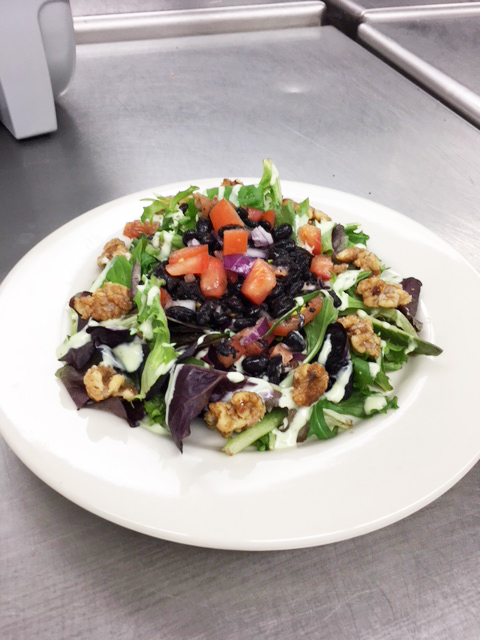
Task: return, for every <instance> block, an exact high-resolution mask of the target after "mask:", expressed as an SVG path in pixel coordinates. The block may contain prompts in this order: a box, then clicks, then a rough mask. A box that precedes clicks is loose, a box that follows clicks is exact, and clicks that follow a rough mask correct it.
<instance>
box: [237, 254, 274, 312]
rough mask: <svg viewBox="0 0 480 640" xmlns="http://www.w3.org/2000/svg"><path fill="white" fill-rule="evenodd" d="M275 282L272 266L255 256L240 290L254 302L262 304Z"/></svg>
mask: <svg viewBox="0 0 480 640" xmlns="http://www.w3.org/2000/svg"><path fill="white" fill-rule="evenodd" d="M276 284H277V279H276V277H275V273H274V272H273V269H272V267H271V266H270V265H269V264H267V263H266V262H265V260H262V259H261V258H257V259H256V260H255V262H254V263H253V266H252V268H251V269H250V271H249V272H248V275H247V277H246V278H245V280H244V282H243V285H242V288H241V289H240V291H241V292H242V293H243V295H244V296H245V297H246V298H248V299H249V300H250V301H251V302H253V303H254V304H262V302H263V301H264V300H265V298H266V297H267V296H268V294H269V293H270V291H271V290H272V289H273V288H274V287H275V285H276Z"/></svg>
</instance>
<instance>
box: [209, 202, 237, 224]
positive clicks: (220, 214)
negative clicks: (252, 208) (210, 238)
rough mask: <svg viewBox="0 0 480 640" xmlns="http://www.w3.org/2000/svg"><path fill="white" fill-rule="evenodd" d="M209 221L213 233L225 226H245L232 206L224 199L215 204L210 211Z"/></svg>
mask: <svg viewBox="0 0 480 640" xmlns="http://www.w3.org/2000/svg"><path fill="white" fill-rule="evenodd" d="M210 220H211V222H212V225H213V228H214V229H215V231H218V230H219V229H221V228H222V227H225V226H226V225H227V224H236V225H237V226H238V227H244V226H245V225H244V224H243V220H242V219H241V218H240V216H239V215H238V213H237V212H236V210H235V207H234V206H233V204H232V203H231V202H229V201H228V200H226V199H225V198H223V200H220V202H217V204H216V205H215V206H214V207H213V209H212V210H211V211H210Z"/></svg>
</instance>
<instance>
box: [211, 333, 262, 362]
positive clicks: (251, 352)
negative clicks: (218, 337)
mask: <svg viewBox="0 0 480 640" xmlns="http://www.w3.org/2000/svg"><path fill="white" fill-rule="evenodd" d="M252 331H254V328H253V327H247V328H246V329H242V330H241V331H239V332H238V333H236V334H235V335H234V336H233V338H232V339H231V340H230V341H229V343H228V344H229V345H230V346H232V347H233V348H234V349H235V351H236V355H235V356H233V355H230V354H229V355H228V356H222V355H221V354H218V355H217V358H218V360H219V362H220V363H221V364H222V365H223V366H224V367H225V368H226V369H228V368H229V367H231V366H232V364H233V363H234V362H236V361H237V360H238V359H239V358H241V357H242V356H259V355H260V354H262V353H264V351H265V350H266V346H265V344H262V343H261V342H260V341H259V340H254V341H253V342H249V343H248V344H243V341H244V340H245V338H246V337H247V336H248V335H249V334H250V333H251V332H252ZM273 339H274V337H273V336H272V335H269V336H267V337H266V338H265V339H264V341H263V342H264V343H265V342H266V343H267V344H270V343H271V342H272V340H273Z"/></svg>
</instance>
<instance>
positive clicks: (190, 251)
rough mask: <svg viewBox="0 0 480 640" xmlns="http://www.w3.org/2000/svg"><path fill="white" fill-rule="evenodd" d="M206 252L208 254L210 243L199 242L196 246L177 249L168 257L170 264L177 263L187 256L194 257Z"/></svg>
mask: <svg viewBox="0 0 480 640" xmlns="http://www.w3.org/2000/svg"><path fill="white" fill-rule="evenodd" d="M204 253H207V254H208V244H199V245H197V246H196V247H184V248H183V249H177V251H173V253H171V254H170V257H169V258H168V262H169V264H176V263H177V262H183V260H185V259H186V258H193V257H194V256H199V255H202V254H204Z"/></svg>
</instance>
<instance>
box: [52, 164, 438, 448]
mask: <svg viewBox="0 0 480 640" xmlns="http://www.w3.org/2000/svg"><path fill="white" fill-rule="evenodd" d="M368 240H369V238H368V236H367V235H366V234H365V233H364V231H363V230H362V228H361V227H360V226H359V225H358V224H356V223H352V224H347V225H342V224H338V223H336V222H334V221H333V220H331V219H330V217H329V216H328V215H327V213H324V212H322V211H320V210H318V209H315V208H314V207H312V206H310V203H309V201H308V199H307V200H304V201H303V202H300V203H297V202H294V201H292V200H290V199H288V198H284V197H283V195H282V191H281V186H280V181H279V176H278V172H277V170H276V168H275V166H274V165H273V163H272V162H271V160H268V159H267V160H264V162H263V175H262V177H261V180H260V182H259V183H258V184H253V185H252V184H249V185H244V184H242V183H241V182H238V181H231V180H227V179H226V180H224V181H223V183H222V184H221V185H219V186H216V187H213V188H211V189H207V190H206V191H204V192H200V191H199V189H198V188H197V187H195V186H191V187H189V188H188V189H186V190H185V191H181V192H180V193H177V194H175V195H169V196H161V195H158V196H157V195H156V196H155V197H154V198H152V199H150V200H148V201H147V202H146V203H145V207H144V210H143V214H142V216H141V218H140V219H139V220H133V221H130V222H127V224H126V225H125V228H124V230H123V236H122V237H117V238H113V239H111V240H109V241H108V242H107V244H106V245H105V247H104V250H103V252H102V254H101V255H100V256H99V257H98V267H99V273H98V277H97V278H96V279H95V281H94V282H93V284H92V285H91V287H90V289H89V290H88V291H82V292H79V293H77V294H76V295H74V296H73V297H72V298H71V300H70V303H69V313H70V317H71V328H70V331H69V334H68V337H67V338H66V339H65V341H64V343H63V344H62V345H61V346H60V347H59V349H58V352H57V357H58V359H59V360H60V361H61V362H62V367H61V368H60V369H59V371H58V372H57V376H58V378H59V379H60V380H61V382H62V383H63V384H64V385H65V387H66V389H67V390H68V392H69V394H70V396H71V397H72V399H73V401H74V402H75V404H76V406H77V408H79V409H80V408H82V407H93V408H97V409H102V410H106V411H109V412H112V413H114V414H115V415H117V416H119V417H120V418H123V419H124V420H126V421H127V422H128V424H129V425H130V426H131V427H144V428H146V429H148V430H150V431H151V432H154V433H157V434H165V435H168V436H169V437H171V438H172V439H173V441H174V442H175V444H176V446H177V447H178V449H179V450H180V451H182V450H183V442H184V440H185V439H186V438H187V437H188V435H189V434H190V429H191V424H192V421H193V420H194V419H195V418H201V419H203V422H204V425H203V427H202V426H201V425H197V424H195V425H194V427H193V428H195V429H202V428H204V429H207V428H208V429H211V430H214V431H216V432H218V434H219V443H220V445H221V444H222V443H223V451H225V452H226V453H227V454H229V455H233V454H235V453H238V452H240V451H242V450H244V449H246V448H247V447H250V446H251V445H253V446H254V447H256V449H257V450H259V451H266V450H273V449H281V448H285V447H292V446H296V445H297V444H299V443H301V442H304V441H305V440H307V439H311V438H313V439H314V438H317V439H319V440H326V439H329V438H333V437H335V436H336V435H337V434H339V433H340V432H342V431H344V430H346V429H349V428H351V427H352V425H354V424H355V423H356V422H358V421H360V420H365V419H368V418H370V417H371V416H373V415H376V414H378V413H386V412H387V411H390V410H394V409H396V408H397V406H398V405H397V397H396V396H395V395H394V392H393V386H392V383H391V381H390V378H389V374H390V373H391V372H394V371H397V370H399V369H401V368H402V367H403V366H404V365H405V364H406V363H407V361H408V359H409V357H411V356H418V355H430V356H436V355H439V354H440V353H441V351H442V350H441V349H440V348H439V347H437V346H435V345H433V344H431V343H429V342H426V341H425V340H422V339H421V338H420V337H419V335H418V333H419V331H420V329H421V323H420V322H419V321H418V319H417V318H416V312H417V308H418V302H419V295H420V289H421V286H422V283H421V282H420V281H419V280H418V279H416V278H415V277H407V278H402V277H400V276H399V275H398V274H396V273H395V272H394V271H393V270H392V269H391V268H389V267H388V266H387V265H386V264H384V263H383V262H382V260H381V259H380V258H379V257H378V256H377V255H375V254H374V253H372V252H371V251H370V250H369V249H368V248H367V243H368ZM221 438H223V440H222V439H221Z"/></svg>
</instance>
